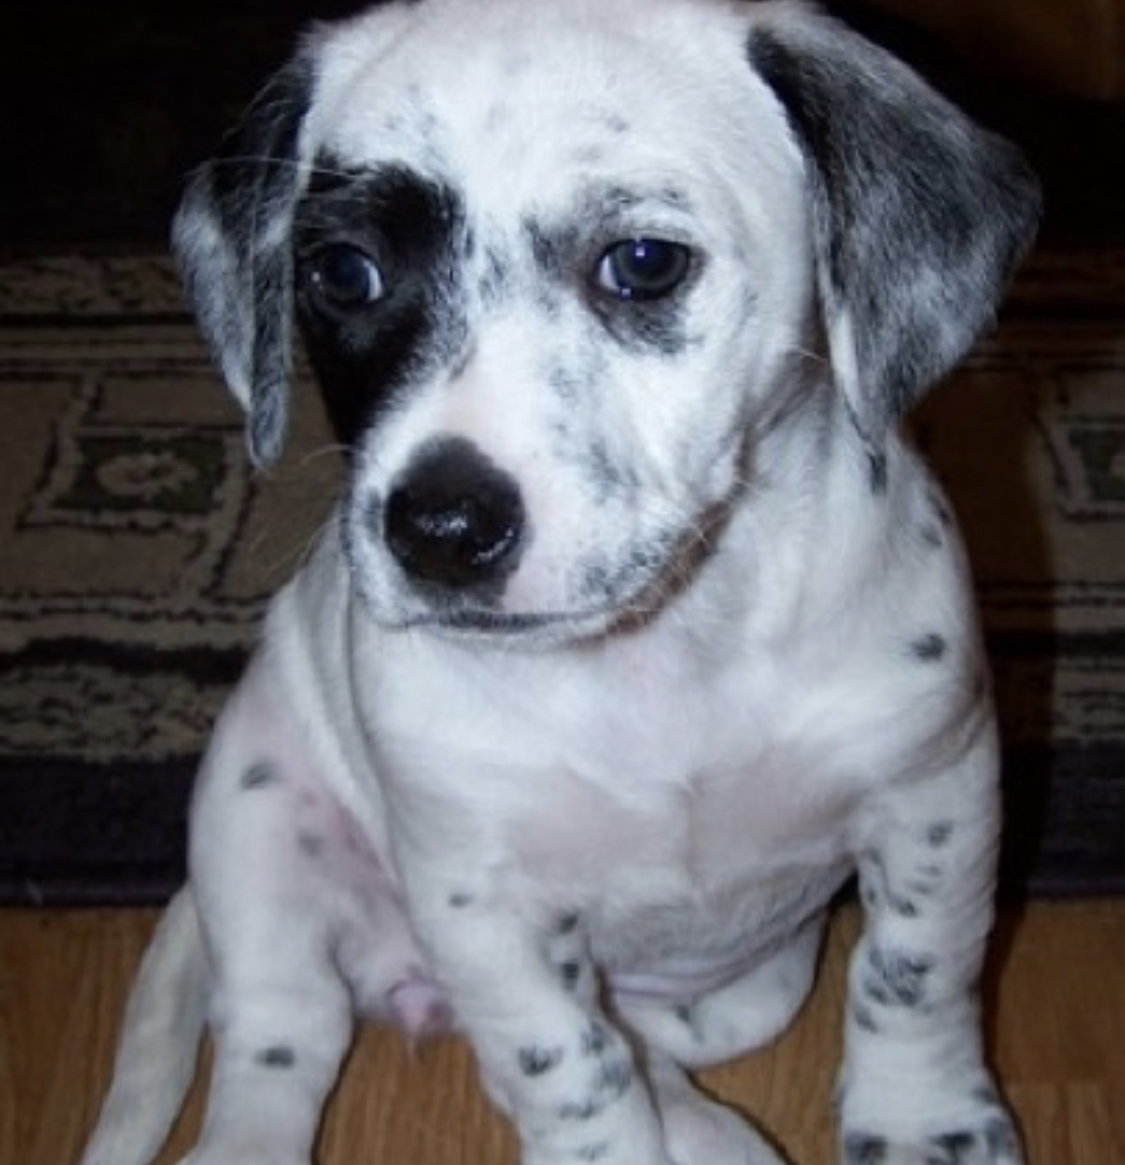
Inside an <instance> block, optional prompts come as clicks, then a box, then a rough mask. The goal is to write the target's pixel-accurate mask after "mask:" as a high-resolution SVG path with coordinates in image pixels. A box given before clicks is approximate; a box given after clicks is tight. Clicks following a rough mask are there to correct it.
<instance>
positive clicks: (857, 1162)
mask: <svg viewBox="0 0 1125 1165" xmlns="http://www.w3.org/2000/svg"><path fill="white" fill-rule="evenodd" d="M887 1152H888V1149H887V1142H886V1141H885V1140H884V1139H883V1138H882V1137H870V1136H866V1135H864V1134H862V1133H852V1134H850V1135H849V1136H848V1137H846V1138H845V1139H844V1165H882V1163H883V1162H884V1161H886V1159H887Z"/></svg>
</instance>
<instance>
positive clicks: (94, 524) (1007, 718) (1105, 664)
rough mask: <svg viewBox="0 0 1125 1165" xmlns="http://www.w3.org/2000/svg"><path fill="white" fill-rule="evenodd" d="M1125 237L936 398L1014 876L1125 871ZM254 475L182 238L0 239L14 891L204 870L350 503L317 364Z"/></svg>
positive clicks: (95, 894)
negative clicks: (969, 577) (224, 748)
mask: <svg viewBox="0 0 1125 1165" xmlns="http://www.w3.org/2000/svg"><path fill="white" fill-rule="evenodd" d="M1123 323H1125V252H1115V251H1103V252H1101V253H1098V254H1084V255H1081V256H1077V257H1076V256H1074V255H1054V256H1048V257H1045V258H1040V259H1039V260H1038V261H1037V262H1035V263H1033V264H1032V266H1031V268H1030V269H1029V272H1028V274H1027V276H1026V277H1025V278H1024V280H1023V281H1022V282H1021V284H1020V285H1019V287H1018V288H1017V290H1016V293H1015V294H1014V296H1013V298H1012V301H1011V305H1010V308H1009V310H1008V312H1007V314H1006V316H1005V317H1004V319H1003V321H1002V324H1001V326H1000V328H999V329H998V331H997V332H996V333H995V334H994V335H993V336H992V337H990V338H989V339H988V340H987V341H985V342H984V343H983V344H982V345H981V346H980V348H979V349H978V351H977V352H976V353H975V354H974V355H973V357H972V358H971V359H970V360H969V361H968V363H967V365H966V366H965V367H964V369H963V370H962V371H961V372H959V373H958V374H957V375H956V376H955V377H953V378H952V379H951V380H950V381H949V382H948V383H947V384H946V385H944V386H943V387H942V388H941V389H940V390H939V391H938V392H936V393H935V394H934V396H933V397H932V398H931V399H930V401H929V402H927V404H926V405H925V407H924V408H923V410H922V411H921V412H920V414H919V416H918V418H917V435H918V440H919V441H920V443H921V444H922V446H923V447H924V448H925V449H926V450H927V452H928V454H929V456H930V457H931V459H932V461H933V462H934V463H935V464H936V465H937V466H938V468H939V470H940V472H941V473H942V475H943V477H944V479H945V480H946V483H947V485H948V487H949V489H950V492H951V493H952V495H953V498H954V501H955V503H956V505H957V508H958V510H959V512H960V514H961V518H962V521H963V524H964V526H965V528H966V532H967V535H968V538H969V542H970V548H971V551H972V555H973V560H974V564H975V568H976V571H977V574H978V578H979V589H980V596H981V603H982V607H983V612H984V619H985V626H986V630H987V634H988V643H989V648H990V651H991V654H992V658H993V663H994V667H995V672H996V678H997V687H998V693H999V700H1000V707H1001V712H1002V718H1003V725H1004V732H1005V742H1006V752H1005V762H1006V770H1005V782H1006V790H1007V799H1008V802H1009V821H1008V835H1007V845H1006V851H1005V876H1006V882H1007V884H1008V885H1009V886H1010V887H1012V888H1014V889H1021V890H1022V889H1025V888H1027V887H1030V888H1031V889H1032V891H1034V892H1038V893H1062V892H1093V891H1105V890H1112V889H1119V890H1120V889H1125V833H1123V825H1122V823H1123V821H1125V329H1123ZM301 401H302V404H301V407H300V408H299V409H298V411H297V416H296V429H297V433H296V440H295V441H294V442H293V445H292V448H291V452H290V453H289V454H288V456H287V458H286V459H285V461H284V462H283V464H282V465H281V466H280V467H279V468H278V469H276V470H274V471H273V472H271V473H270V474H269V475H267V476H265V477H261V478H257V477H254V476H252V475H251V473H250V471H249V468H248V466H247V464H246V460H245V458H244V456H243V450H242V434H241V431H240V418H239V416H238V414H237V410H236V409H235V406H234V405H233V404H232V403H230V402H229V401H228V400H227V398H226V396H225V395H224V393H223V391H222V389H221V388H220V386H219V384H218V382H217V378H216V376H215V374H214V373H213V371H212V369H211V367H210V365H209V364H208V362H207V359H206V357H205V355H204V353H203V351H202V349H201V347H200V345H199V342H198V340H197V339H196V336H195V333H194V330H193V328H192V326H191V323H190V321H189V320H188V319H187V318H186V316H185V315H184V314H183V310H182V306H181V301H180V298H179V293H178V289H177V287H176V284H175V279H174V277H173V275H172V272H171V269H170V266H169V264H168V263H167V262H166V261H165V260H163V259H156V258H144V257H141V258H136V257H134V258H118V259H102V260H94V259H76V258H55V259H39V260H23V261H11V262H8V263H6V264H2V265H0V467H2V470H0V899H3V900H7V901H17V902H21V901H22V902H44V901H47V902H64V901H88V902H94V901H96V902H103V901H151V900H155V899H158V898H161V897H163V896H164V895H166V894H167V893H168V892H169V890H170V889H171V887H172V886H173V885H174V884H175V883H176V882H177V881H178V880H179V878H180V876H181V871H182V862H183V814H184V808H185V804H186V800H187V797H188V791H189V786H190V780H191V775H192V772H193V769H194V766H195V763H196V760H197V757H198V755H199V752H200V749H201V747H202V745H203V742H204V740H205V739H206V736H207V733H208V730H209V727H210V724H211V721H212V719H213V717H214V715H215V713H216V711H217V710H218V708H219V707H220V705H221V703H222V700H223V698H224V695H225V693H226V692H227V691H228V690H229V687H230V685H231V684H232V683H233V682H234V680H235V679H236V677H237V675H238V673H239V670H240V668H241V665H242V663H243V661H244V659H245V656H246V652H247V651H248V649H249V648H250V647H251V645H252V644H253V642H254V639H255V636H256V634H257V628H258V622H259V617H260V615H261V612H262V607H263V604H264V602H265V601H266V599H267V597H268V595H269V594H270V593H272V591H273V590H274V589H275V588H276V587H277V586H278V585H279V583H280V582H281V581H282V580H284V578H285V577H286V576H287V575H288V573H289V572H290V571H291V570H292V568H293V567H294V565H295V564H296V563H297V562H298V561H299V559H300V556H301V554H302V551H303V549H304V548H305V546H306V545H307V544H308V541H309V538H310V536H311V535H312V533H313V532H314V531H315V530H316V528H317V525H318V523H319V522H320V521H321V520H322V518H323V515H324V514H325V512H326V510H327V508H328V506H329V505H330V504H331V500H332V497H333V493H334V490H335V488H336V483H337V478H338V469H339V467H338V463H337V459H336V457H335V455H334V454H333V453H332V452H331V448H330V445H329V443H328V440H327V437H326V435H325V433H324V430H323V428H322V423H321V419H320V414H319V409H318V407H317V406H316V404H315V403H314V395H313V393H312V392H311V391H307V390H306V391H305V392H304V393H303V395H302V396H301Z"/></svg>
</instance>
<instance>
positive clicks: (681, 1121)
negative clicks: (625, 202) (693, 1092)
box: [662, 1097, 785, 1165]
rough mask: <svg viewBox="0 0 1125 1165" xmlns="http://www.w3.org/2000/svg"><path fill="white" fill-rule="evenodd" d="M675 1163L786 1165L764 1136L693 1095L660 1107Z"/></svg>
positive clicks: (735, 1116)
mask: <svg viewBox="0 0 1125 1165" xmlns="http://www.w3.org/2000/svg"><path fill="white" fill-rule="evenodd" d="M662 1115H663V1118H664V1135H665V1137H666V1139H667V1143H668V1151H669V1153H670V1154H671V1157H672V1160H673V1161H674V1162H675V1165H785V1162H784V1161H783V1160H782V1158H781V1157H780V1156H779V1155H778V1154H777V1153H776V1152H775V1151H774V1150H773V1149H772V1148H771V1147H770V1146H769V1145H768V1144H767V1143H766V1141H765V1140H764V1139H763V1137H762V1136H761V1135H760V1134H759V1133H757V1132H756V1131H755V1130H754V1129H753V1128H751V1126H750V1125H749V1124H748V1123H747V1122H746V1121H744V1120H743V1119H742V1117H740V1116H739V1115H738V1113H736V1112H734V1111H733V1110H732V1109H729V1108H726V1107H725V1106H723V1105H719V1104H715V1103H714V1102H713V1101H709V1100H705V1099H703V1097H696V1098H694V1099H693V1100H692V1101H690V1102H681V1103H678V1104H674V1105H670V1106H668V1107H667V1108H665V1109H664V1110H663V1113H662Z"/></svg>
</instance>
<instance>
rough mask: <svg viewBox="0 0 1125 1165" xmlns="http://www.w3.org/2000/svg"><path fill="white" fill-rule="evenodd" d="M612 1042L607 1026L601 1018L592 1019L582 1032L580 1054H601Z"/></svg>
mask: <svg viewBox="0 0 1125 1165" xmlns="http://www.w3.org/2000/svg"><path fill="white" fill-rule="evenodd" d="M611 1042H612V1037H611V1036H610V1032H609V1028H607V1027H606V1025H605V1024H604V1023H602V1021H601V1020H599V1019H595V1020H592V1021H591V1023H590V1026H589V1027H588V1028H587V1029H586V1030H585V1031H584V1032H583V1033H582V1043H581V1048H582V1054H583V1055H584V1056H601V1055H603V1054H604V1053H605V1050H606V1049H607V1048H608V1047H609V1045H610V1043H611Z"/></svg>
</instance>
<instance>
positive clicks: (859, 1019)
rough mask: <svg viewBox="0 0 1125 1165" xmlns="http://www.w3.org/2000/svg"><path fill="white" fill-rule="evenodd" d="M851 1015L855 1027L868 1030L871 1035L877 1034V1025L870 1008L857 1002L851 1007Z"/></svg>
mask: <svg viewBox="0 0 1125 1165" xmlns="http://www.w3.org/2000/svg"><path fill="white" fill-rule="evenodd" d="M852 1015H853V1017H854V1018H855V1022H856V1027H858V1028H860V1029H862V1030H863V1031H865V1032H870V1033H871V1034H872V1035H876V1034H878V1031H879V1025H878V1024H877V1023H876V1022H875V1017H874V1016H873V1015H872V1014H871V1010H870V1008H867V1007H864V1005H863V1004H862V1003H857V1004H855V1005H854V1006H853V1007H852Z"/></svg>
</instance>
